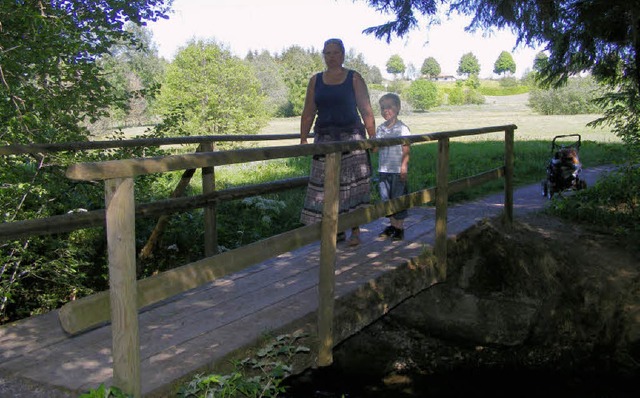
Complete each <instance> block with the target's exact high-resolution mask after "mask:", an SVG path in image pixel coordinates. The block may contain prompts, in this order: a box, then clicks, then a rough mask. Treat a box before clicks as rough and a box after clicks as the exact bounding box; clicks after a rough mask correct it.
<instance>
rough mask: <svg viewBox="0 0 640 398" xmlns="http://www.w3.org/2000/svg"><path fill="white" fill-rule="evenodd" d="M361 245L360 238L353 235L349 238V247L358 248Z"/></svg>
mask: <svg viewBox="0 0 640 398" xmlns="http://www.w3.org/2000/svg"><path fill="white" fill-rule="evenodd" d="M359 244H360V237H359V236H353V235H351V237H350V238H349V246H358V245H359Z"/></svg>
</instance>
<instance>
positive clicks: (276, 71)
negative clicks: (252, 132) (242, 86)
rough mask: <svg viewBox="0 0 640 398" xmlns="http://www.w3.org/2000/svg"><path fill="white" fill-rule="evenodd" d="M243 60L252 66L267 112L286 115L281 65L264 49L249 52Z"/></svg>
mask: <svg viewBox="0 0 640 398" xmlns="http://www.w3.org/2000/svg"><path fill="white" fill-rule="evenodd" d="M245 61H247V62H248V63H249V65H251V67H253V70H254V73H255V75H256V77H257V78H258V80H259V81H260V85H261V87H262V90H261V94H262V95H263V96H265V97H266V103H265V105H266V107H267V112H269V114H270V115H272V116H286V109H287V104H288V103H289V100H288V90H287V85H286V84H285V82H284V73H283V67H282V65H281V64H280V63H279V62H278V61H277V60H276V59H275V58H274V57H272V56H271V54H269V52H268V51H266V50H264V51H262V52H261V53H259V54H258V53H251V52H250V53H249V54H247V56H246V57H245Z"/></svg>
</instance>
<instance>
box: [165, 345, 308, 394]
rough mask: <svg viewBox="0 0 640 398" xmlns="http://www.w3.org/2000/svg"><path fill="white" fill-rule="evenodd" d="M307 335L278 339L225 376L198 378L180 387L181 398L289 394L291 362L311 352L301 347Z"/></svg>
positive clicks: (216, 375) (237, 364) (238, 363)
mask: <svg viewBox="0 0 640 398" xmlns="http://www.w3.org/2000/svg"><path fill="white" fill-rule="evenodd" d="M304 337H306V335H305V334H303V333H294V334H292V335H291V334H283V335H280V336H278V337H276V338H275V339H274V340H273V341H272V342H271V343H269V344H268V345H267V346H266V347H264V348H262V349H261V350H259V351H258V352H256V354H255V356H252V357H248V358H245V359H244V360H241V361H237V362H234V363H233V365H234V370H233V371H232V372H231V373H229V374H225V375H219V374H210V375H203V374H200V375H196V376H195V377H194V378H193V379H192V380H191V381H190V382H188V383H187V384H185V385H183V386H182V387H180V389H179V391H178V397H179V398H208V397H224V398H263V397H264V398H275V397H278V396H280V394H282V393H284V392H285V387H284V386H283V385H282V381H283V380H284V379H285V378H286V377H288V376H290V375H291V365H290V363H291V361H292V359H293V357H294V356H295V355H296V354H299V353H308V352H309V351H310V349H309V348H308V347H305V346H301V345H299V344H298V340H300V339H302V338H304Z"/></svg>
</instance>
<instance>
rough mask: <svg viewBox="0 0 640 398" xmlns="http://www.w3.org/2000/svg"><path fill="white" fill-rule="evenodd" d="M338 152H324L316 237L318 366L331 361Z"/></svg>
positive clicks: (338, 184) (329, 363) (336, 228)
mask: <svg viewBox="0 0 640 398" xmlns="http://www.w3.org/2000/svg"><path fill="white" fill-rule="evenodd" d="M340 157H341V154H340V153H339V152H338V153H330V154H327V155H326V158H325V160H326V163H325V170H324V172H325V177H324V205H323V206H324V207H323V210H322V224H321V228H322V231H321V236H320V275H319V281H318V339H319V341H320V345H319V347H318V366H329V365H331V364H332V363H333V307H334V291H335V266H336V235H337V232H338V213H339V196H340Z"/></svg>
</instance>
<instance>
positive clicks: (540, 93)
mask: <svg viewBox="0 0 640 398" xmlns="http://www.w3.org/2000/svg"><path fill="white" fill-rule="evenodd" d="M603 94H604V90H603V88H602V87H601V86H599V85H598V84H597V83H596V81H595V80H594V79H593V77H590V76H589V77H576V78H572V79H569V81H568V82H567V85H566V86H564V87H562V88H553V89H542V88H540V87H534V88H532V89H531V91H530V93H529V106H530V107H531V108H532V109H533V110H535V111H536V112H538V113H541V114H543V115H579V114H589V113H598V112H600V111H601V110H600V108H599V107H598V106H597V105H596V103H595V102H594V100H595V99H596V98H598V97H601V96H602V95H603Z"/></svg>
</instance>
